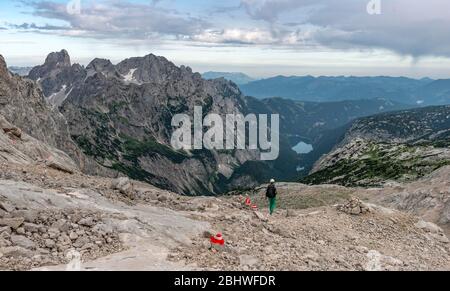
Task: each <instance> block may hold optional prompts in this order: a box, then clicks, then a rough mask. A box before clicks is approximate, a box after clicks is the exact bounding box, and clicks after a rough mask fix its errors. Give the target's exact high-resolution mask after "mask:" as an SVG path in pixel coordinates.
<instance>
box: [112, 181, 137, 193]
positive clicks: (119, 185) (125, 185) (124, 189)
mask: <svg viewBox="0 0 450 291" xmlns="http://www.w3.org/2000/svg"><path fill="white" fill-rule="evenodd" d="M111 189H113V190H118V191H119V192H120V193H122V194H124V195H127V196H128V197H130V198H132V197H133V196H134V189H133V184H132V183H131V181H130V179H128V178H125V177H122V178H118V179H115V180H113V181H112V183H111Z"/></svg>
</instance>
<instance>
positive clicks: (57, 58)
mask: <svg viewBox="0 0 450 291" xmlns="http://www.w3.org/2000/svg"><path fill="white" fill-rule="evenodd" d="M28 77H29V78H30V79H32V80H35V81H37V83H38V84H39V85H40V86H41V87H42V90H43V92H44V94H45V96H47V97H48V100H49V101H50V103H51V104H53V105H56V106H59V105H61V103H62V102H63V101H64V99H65V98H66V97H67V95H68V93H69V92H70V88H71V87H72V85H73V84H74V83H76V82H79V81H81V80H83V79H84V78H85V77H86V72H85V71H84V68H83V67H82V66H80V65H78V64H74V65H72V64H71V62H70V56H69V54H68V53H67V51H66V50H62V51H60V52H55V53H51V54H49V55H48V57H47V59H46V60H45V63H44V64H43V65H42V66H37V67H34V68H33V69H32V70H31V71H30V73H29V74H28Z"/></svg>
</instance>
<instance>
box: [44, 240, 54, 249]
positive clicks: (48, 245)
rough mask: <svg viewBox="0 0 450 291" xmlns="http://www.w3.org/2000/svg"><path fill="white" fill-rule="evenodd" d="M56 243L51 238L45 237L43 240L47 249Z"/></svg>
mask: <svg viewBox="0 0 450 291" xmlns="http://www.w3.org/2000/svg"><path fill="white" fill-rule="evenodd" d="M55 245H56V243H55V241H54V240H52V239H46V240H45V246H46V247H47V248H49V249H53V248H54V247H55Z"/></svg>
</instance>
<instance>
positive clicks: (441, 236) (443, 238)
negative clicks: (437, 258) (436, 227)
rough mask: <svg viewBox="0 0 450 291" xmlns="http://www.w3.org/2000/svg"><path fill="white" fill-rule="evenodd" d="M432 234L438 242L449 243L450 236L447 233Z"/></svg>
mask: <svg viewBox="0 0 450 291" xmlns="http://www.w3.org/2000/svg"><path fill="white" fill-rule="evenodd" d="M430 236H431V237H433V238H434V239H435V240H437V241H438V242H441V243H444V244H448V243H449V242H450V241H449V239H448V237H447V236H446V235H445V234H443V233H442V234H438V233H431V234H430Z"/></svg>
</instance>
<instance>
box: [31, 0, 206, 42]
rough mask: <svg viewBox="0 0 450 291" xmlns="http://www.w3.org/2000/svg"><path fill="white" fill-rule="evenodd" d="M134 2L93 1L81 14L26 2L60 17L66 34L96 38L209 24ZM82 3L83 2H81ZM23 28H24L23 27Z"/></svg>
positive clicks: (144, 35)
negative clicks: (65, 27)
mask: <svg viewBox="0 0 450 291" xmlns="http://www.w3.org/2000/svg"><path fill="white" fill-rule="evenodd" d="M150 2H151V1H149V4H136V3H131V2H127V1H116V0H106V1H95V2H92V3H91V4H89V5H88V4H84V6H82V13H81V14H73V15H72V14H69V13H67V9H66V5H65V4H61V3H58V2H53V1H25V2H24V3H25V4H26V5H27V6H30V7H32V8H33V9H34V12H33V15H35V16H39V17H44V18H47V19H54V20H62V21H65V22H67V23H68V24H69V25H70V30H69V31H68V32H67V33H68V35H72V36H75V35H76V36H81V37H83V36H84V37H96V38H113V39H114V38H129V39H149V38H152V37H155V36H172V37H184V36H191V35H193V34H196V33H199V32H201V31H202V30H203V29H204V28H205V27H208V26H209V24H208V23H207V22H205V21H203V20H201V19H198V18H193V17H190V16H187V15H183V14H181V13H178V12H177V11H173V10H166V9H163V8H158V7H156V4H157V3H158V2H160V1H153V2H151V3H150ZM82 3H83V2H82ZM24 29H26V28H24Z"/></svg>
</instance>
